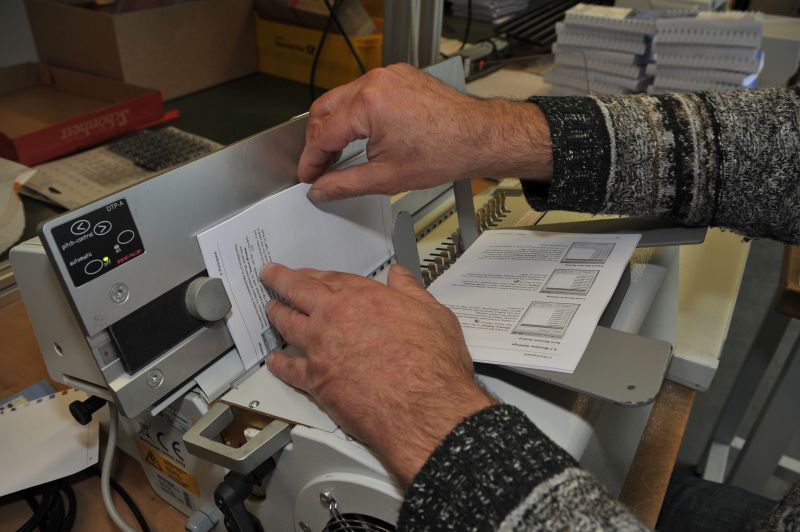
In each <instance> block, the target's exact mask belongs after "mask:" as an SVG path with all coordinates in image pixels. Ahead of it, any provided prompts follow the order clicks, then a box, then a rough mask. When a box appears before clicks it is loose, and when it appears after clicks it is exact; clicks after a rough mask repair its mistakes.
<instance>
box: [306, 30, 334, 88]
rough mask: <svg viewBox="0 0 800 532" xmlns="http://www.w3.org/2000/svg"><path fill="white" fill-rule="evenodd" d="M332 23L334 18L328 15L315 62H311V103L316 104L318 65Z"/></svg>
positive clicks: (309, 82)
mask: <svg viewBox="0 0 800 532" xmlns="http://www.w3.org/2000/svg"><path fill="white" fill-rule="evenodd" d="M332 22H333V17H332V16H331V15H328V20H326V21H325V28H324V29H323V30H322V36H321V37H320V38H319V44H317V49H316V50H315V51H314V60H313V61H311V79H309V81H308V92H309V97H310V99H311V103H314V100H316V99H317V95H316V87H315V86H314V85H315V83H316V77H317V64H319V56H320V54H321V53H322V47H323V46H324V45H325V40H326V39H327V38H328V33H330V31H331V23H332Z"/></svg>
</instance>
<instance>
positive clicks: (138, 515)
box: [92, 466, 150, 532]
mask: <svg viewBox="0 0 800 532" xmlns="http://www.w3.org/2000/svg"><path fill="white" fill-rule="evenodd" d="M92 472H93V473H94V474H95V475H97V476H98V477H99V476H101V475H102V473H101V471H100V468H99V467H97V466H94V467H93V468H92ZM109 480H110V481H111V482H110V484H111V489H113V490H114V491H116V492H117V495H119V496H120V497H121V498H122V500H123V501H125V504H126V505H127V506H128V508H129V509H130V511H131V513H132V514H133V517H134V518H135V519H136V522H137V523H139V528H141V529H142V532H150V527H149V526H147V521H146V520H145V518H144V515H143V514H142V511H141V510H140V509H139V507H138V506H137V505H136V501H134V500H133V498H132V497H131V496H130V495H128V492H127V491H125V488H123V487H122V486H121V485H120V484H119V482H117V481H116V480H114V479H113V478H111V479H109Z"/></svg>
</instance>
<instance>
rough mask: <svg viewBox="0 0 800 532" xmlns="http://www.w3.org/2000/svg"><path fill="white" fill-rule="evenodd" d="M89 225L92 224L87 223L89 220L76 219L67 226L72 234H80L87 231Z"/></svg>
mask: <svg viewBox="0 0 800 532" xmlns="http://www.w3.org/2000/svg"><path fill="white" fill-rule="evenodd" d="M91 226H92V224H90V223H89V220H78V221H77V222H73V224H72V225H70V226H69V230H70V232H71V233H72V234H73V235H75V236H81V235H82V234H83V233H85V232H86V231H88V230H89V228H90V227H91Z"/></svg>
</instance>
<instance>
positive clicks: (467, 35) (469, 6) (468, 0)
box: [458, 0, 472, 52]
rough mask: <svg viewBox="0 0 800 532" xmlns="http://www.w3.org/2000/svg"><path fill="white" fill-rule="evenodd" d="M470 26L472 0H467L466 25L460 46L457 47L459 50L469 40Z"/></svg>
mask: <svg viewBox="0 0 800 532" xmlns="http://www.w3.org/2000/svg"><path fill="white" fill-rule="evenodd" d="M470 26H472V0H467V27H466V28H465V29H464V39H462V41H461V46H460V47H459V48H458V51H459V52H460V51H461V50H463V49H464V47H465V46H466V45H467V41H469V29H470Z"/></svg>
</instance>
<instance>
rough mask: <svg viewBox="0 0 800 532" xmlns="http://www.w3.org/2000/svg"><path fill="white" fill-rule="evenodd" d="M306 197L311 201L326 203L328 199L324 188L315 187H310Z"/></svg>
mask: <svg viewBox="0 0 800 532" xmlns="http://www.w3.org/2000/svg"><path fill="white" fill-rule="evenodd" d="M306 197H307V198H308V200H309V201H310V202H311V203H325V202H326V201H328V195H327V194H326V193H325V191H323V190H318V189H316V188H314V187H311V188H310V189H308V192H307V193H306Z"/></svg>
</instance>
